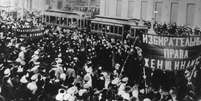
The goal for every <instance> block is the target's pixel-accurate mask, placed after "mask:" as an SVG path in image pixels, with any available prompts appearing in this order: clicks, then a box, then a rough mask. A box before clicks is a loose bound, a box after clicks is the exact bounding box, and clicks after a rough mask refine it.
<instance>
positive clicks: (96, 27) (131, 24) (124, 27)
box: [91, 16, 148, 38]
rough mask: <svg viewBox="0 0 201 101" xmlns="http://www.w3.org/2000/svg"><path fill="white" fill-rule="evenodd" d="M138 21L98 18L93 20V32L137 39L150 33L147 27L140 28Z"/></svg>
mask: <svg viewBox="0 0 201 101" xmlns="http://www.w3.org/2000/svg"><path fill="white" fill-rule="evenodd" d="M138 23H139V20H138V19H121V18H114V17H113V18H111V17H105V16H96V18H95V19H91V32H93V33H106V34H108V35H112V36H127V35H128V36H129V37H131V38H133V37H135V36H136V34H139V33H146V32H148V27H147V26H140V25H139V24H138Z"/></svg>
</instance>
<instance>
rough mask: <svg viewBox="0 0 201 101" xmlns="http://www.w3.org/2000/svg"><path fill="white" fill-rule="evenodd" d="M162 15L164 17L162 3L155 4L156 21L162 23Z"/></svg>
mask: <svg viewBox="0 0 201 101" xmlns="http://www.w3.org/2000/svg"><path fill="white" fill-rule="evenodd" d="M161 15H162V2H155V8H154V16H155V17H154V18H155V21H157V22H160V21H161Z"/></svg>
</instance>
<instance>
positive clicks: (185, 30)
mask: <svg viewBox="0 0 201 101" xmlns="http://www.w3.org/2000/svg"><path fill="white" fill-rule="evenodd" d="M147 25H149V26H150V24H147ZM154 31H155V32H156V33H157V34H158V35H172V36H195V35H201V29H200V28H199V27H194V28H192V27H189V26H179V25H177V24H176V23H174V24H166V23H164V24H159V23H155V24H154Z"/></svg>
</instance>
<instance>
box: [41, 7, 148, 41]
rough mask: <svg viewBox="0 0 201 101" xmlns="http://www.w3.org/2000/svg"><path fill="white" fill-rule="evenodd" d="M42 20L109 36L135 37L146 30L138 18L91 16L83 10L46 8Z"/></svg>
mask: <svg viewBox="0 0 201 101" xmlns="http://www.w3.org/2000/svg"><path fill="white" fill-rule="evenodd" d="M42 21H43V22H45V23H47V24H50V25H51V24H52V25H58V26H61V27H65V28H78V29H81V30H83V29H84V31H87V30H89V31H90V32H91V33H95V34H99V33H106V34H107V35H111V36H118V37H121V36H129V37H131V38H133V37H135V36H136V34H137V33H146V32H148V27H146V26H139V25H138V23H139V20H138V19H122V18H114V17H112V18H111V17H105V16H98V15H97V16H95V18H91V17H89V16H87V14H86V13H84V12H68V11H56V10H47V11H46V12H45V13H44V14H43V16H42Z"/></svg>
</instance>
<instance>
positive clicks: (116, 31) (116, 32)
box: [114, 26, 118, 34]
mask: <svg viewBox="0 0 201 101" xmlns="http://www.w3.org/2000/svg"><path fill="white" fill-rule="evenodd" d="M114 33H115V34H118V26H115V29H114Z"/></svg>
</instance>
